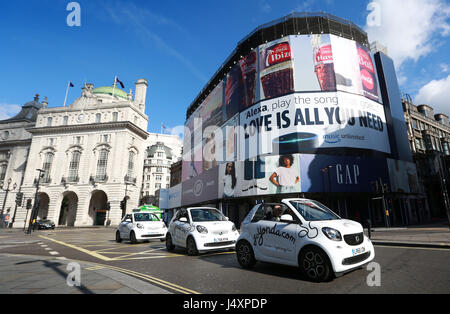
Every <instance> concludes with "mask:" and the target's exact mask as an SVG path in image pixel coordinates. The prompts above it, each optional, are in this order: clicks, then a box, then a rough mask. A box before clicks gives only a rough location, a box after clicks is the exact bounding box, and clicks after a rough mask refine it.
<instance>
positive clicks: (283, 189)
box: [269, 155, 300, 193]
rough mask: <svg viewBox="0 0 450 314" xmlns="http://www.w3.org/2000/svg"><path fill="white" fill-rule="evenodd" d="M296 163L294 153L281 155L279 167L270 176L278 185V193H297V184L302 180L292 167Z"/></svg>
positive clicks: (271, 180)
mask: <svg viewBox="0 0 450 314" xmlns="http://www.w3.org/2000/svg"><path fill="white" fill-rule="evenodd" d="M293 164H294V157H293V156H292V155H284V156H281V157H280V160H279V165H280V166H279V167H278V168H277V169H275V172H274V173H273V174H272V176H271V177H270V179H269V180H270V182H272V183H273V184H274V185H275V186H276V187H277V193H295V192H298V191H297V190H296V184H297V183H299V182H300V176H299V175H298V173H297V171H296V170H295V169H294V168H293V167H292V166H293Z"/></svg>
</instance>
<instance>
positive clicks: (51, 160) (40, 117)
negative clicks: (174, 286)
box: [14, 79, 148, 227]
mask: <svg viewBox="0 0 450 314" xmlns="http://www.w3.org/2000/svg"><path fill="white" fill-rule="evenodd" d="M147 86H148V84H147V81H146V80H145V79H139V80H138V81H137V83H136V89H135V95H134V97H133V94H132V91H131V90H130V92H129V93H126V92H125V91H123V90H121V89H120V88H119V87H118V86H116V85H114V86H104V87H98V88H94V85H93V84H85V85H84V87H83V88H82V94H81V97H79V98H77V99H76V100H75V101H74V103H73V104H71V105H69V106H65V107H53V108H48V107H47V104H46V103H44V104H42V108H41V109H40V110H39V111H38V112H37V117H36V123H35V125H32V126H31V127H29V128H27V129H26V131H27V132H28V133H29V134H31V135H32V138H31V144H30V145H29V154H28V162H27V165H26V170H25V171H24V178H23V184H22V186H21V191H22V192H23V193H24V195H25V199H33V200H34V195H35V193H36V183H38V181H39V190H38V207H39V210H38V219H42V218H47V219H50V220H53V221H54V222H55V224H56V226H75V227H82V226H92V225H104V224H105V223H106V222H107V221H108V220H109V221H108V222H109V223H111V224H112V225H117V224H119V222H120V220H121V218H122V217H123V215H124V214H125V212H126V211H131V209H132V208H135V207H137V206H138V205H139V204H138V203H139V196H140V189H141V185H142V175H141V173H142V169H143V162H144V156H145V150H146V139H147V137H148V133H147V131H146V130H147V125H148V117H147V115H146V114H145V102H146V93H147ZM36 107H37V105H36ZM37 169H41V170H43V172H42V177H41V178H38V177H39V172H38V171H37ZM124 198H126V199H127V208H126V210H122V209H121V206H120V203H121V201H122V200H123V199H124ZM108 209H109V210H108ZM27 214H28V213H27V211H26V209H25V207H20V208H18V210H17V218H16V224H15V225H14V227H20V223H21V224H22V226H23V223H24V221H25V219H26V218H25V217H26V216H27Z"/></svg>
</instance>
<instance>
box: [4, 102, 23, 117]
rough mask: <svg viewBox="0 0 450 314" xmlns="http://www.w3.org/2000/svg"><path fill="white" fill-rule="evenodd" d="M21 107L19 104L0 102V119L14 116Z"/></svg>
mask: <svg viewBox="0 0 450 314" xmlns="http://www.w3.org/2000/svg"><path fill="white" fill-rule="evenodd" d="M20 109H22V107H21V106H19V105H12V104H4V103H0V120H6V119H9V118H12V117H14V116H15V115H16V114H18V113H19V112H20Z"/></svg>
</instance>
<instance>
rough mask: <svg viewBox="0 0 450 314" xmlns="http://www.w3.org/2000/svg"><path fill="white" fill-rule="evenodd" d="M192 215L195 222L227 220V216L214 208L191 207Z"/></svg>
mask: <svg viewBox="0 0 450 314" xmlns="http://www.w3.org/2000/svg"><path fill="white" fill-rule="evenodd" d="M191 216H192V220H193V221H194V222H204V221H226V220H227V219H226V218H225V216H224V215H223V214H222V213H221V212H219V211H218V210H217V209H212V208H194V209H191Z"/></svg>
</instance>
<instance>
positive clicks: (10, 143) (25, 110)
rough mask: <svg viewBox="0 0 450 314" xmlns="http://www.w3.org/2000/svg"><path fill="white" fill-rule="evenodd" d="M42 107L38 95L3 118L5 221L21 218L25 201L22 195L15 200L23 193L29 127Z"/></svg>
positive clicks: (0, 200)
mask: <svg viewBox="0 0 450 314" xmlns="http://www.w3.org/2000/svg"><path fill="white" fill-rule="evenodd" d="M45 104H46V100H45V101H44V105H45ZM42 107H43V104H42V103H40V102H39V95H36V97H34V100H33V101H30V102H28V103H26V104H25V105H23V106H22V109H21V111H20V112H19V113H18V114H17V115H16V116H14V117H12V118H11V119H7V120H2V121H0V187H1V188H3V189H2V190H0V206H2V207H1V208H0V210H1V214H0V218H2V221H3V222H4V224H6V223H10V224H13V225H15V224H16V222H19V221H18V220H17V215H16V214H17V209H18V208H21V207H22V206H23V205H25V202H24V198H23V197H21V198H20V204H16V197H17V194H18V193H22V189H21V187H22V183H23V180H24V175H25V169H26V167H27V162H28V159H29V158H28V156H29V151H30V146H31V139H32V135H31V133H30V132H29V129H30V128H33V127H34V126H35V124H36V118H37V115H38V111H39V110H40V109H41V108H42ZM2 216H3V217H2ZM21 219H22V218H21ZM22 223H23V221H22ZM19 224H20V222H19Z"/></svg>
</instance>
